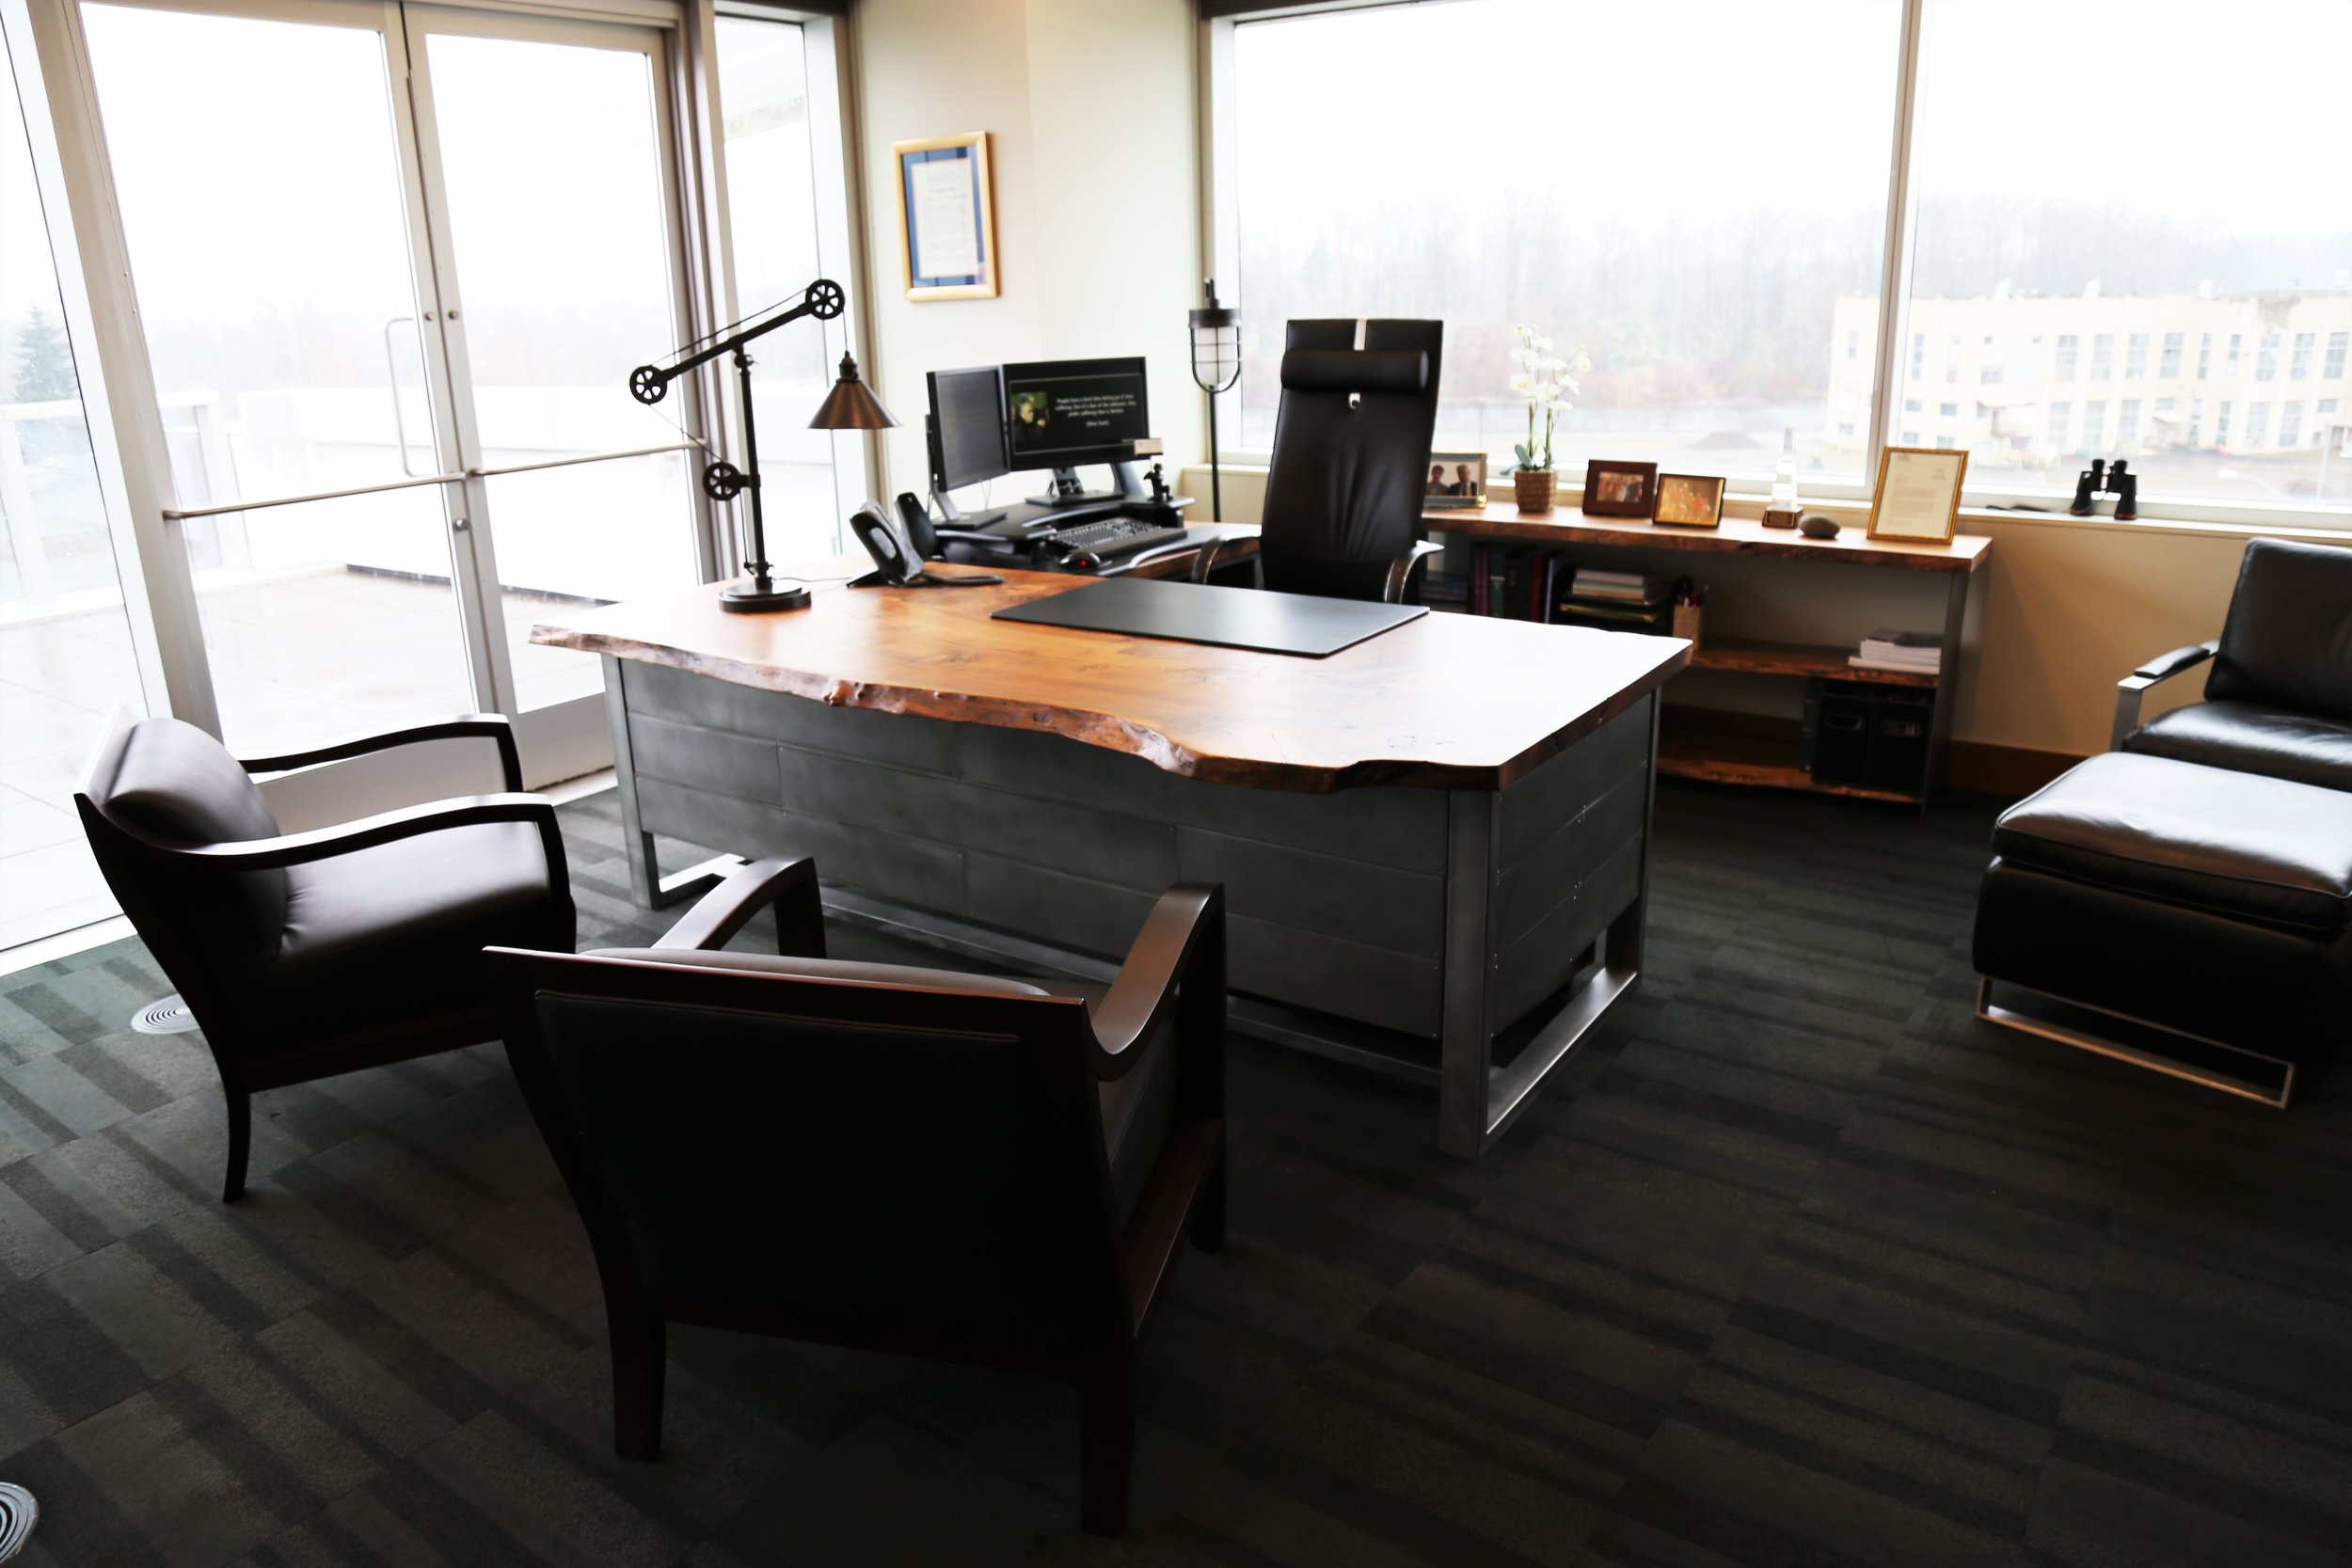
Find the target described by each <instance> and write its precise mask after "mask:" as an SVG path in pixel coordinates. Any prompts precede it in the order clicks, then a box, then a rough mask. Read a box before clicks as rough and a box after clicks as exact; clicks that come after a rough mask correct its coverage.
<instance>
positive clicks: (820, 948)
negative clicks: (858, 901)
mask: <svg viewBox="0 0 2352 1568" xmlns="http://www.w3.org/2000/svg"><path fill="white" fill-rule="evenodd" d="M771 904H773V905H774V906H775V909H776V951H777V952H779V953H781V954H783V955H784V956H786V957H787V958H823V957H824V956H825V906H824V901H823V899H822V897H821V896H820V895H819V894H818V890H817V863H816V862H815V861H814V860H812V859H810V858H809V857H808V856H806V855H803V856H802V857H800V858H799V859H798V860H785V859H783V858H782V857H781V856H771V858H769V859H767V860H764V861H754V862H753V863H751V864H749V865H739V866H737V867H736V868H735V869H734V870H733V871H730V872H728V873H727V875H726V879H725V880H724V881H722V882H721V883H720V884H719V885H718V886H717V887H714V888H712V889H711V890H710V891H709V892H708V893H706V894H704V895H702V896H701V897H700V898H698V899H696V900H695V901H694V907H693V908H692V909H691V910H689V911H686V913H685V914H683V915H681V916H680V917H679V918H678V921H677V923H676V924H675V925H674V926H672V927H670V928H669V929H668V930H667V931H664V932H663V933H662V934H661V940H660V941H659V942H655V943H654V945H655V946H656V947H691V948H697V949H699V950H701V951H703V952H706V953H715V952H717V951H718V950H719V949H720V948H722V947H724V946H725V945H726V944H727V942H729V940H731V939H732V938H733V937H734V935H735V933H736V932H738V931H739V930H741V929H742V928H743V927H745V926H747V925H749V924H751V920H752V917H753V916H754V915H755V914H757V913H758V912H759V911H762V910H764V909H766V908H767V907H768V906H769V905H771Z"/></svg>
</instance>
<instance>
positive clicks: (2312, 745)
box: [2112, 539, 2352, 790]
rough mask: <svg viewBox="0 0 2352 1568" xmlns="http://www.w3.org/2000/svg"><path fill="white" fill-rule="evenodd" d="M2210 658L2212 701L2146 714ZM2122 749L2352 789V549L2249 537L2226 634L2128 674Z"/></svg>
mask: <svg viewBox="0 0 2352 1568" xmlns="http://www.w3.org/2000/svg"><path fill="white" fill-rule="evenodd" d="M2208 659H2210V660H2211V661H2212V663H2213V669H2212V672H2211V673H2209V674H2208V675H2207V676H2206V677H2205V700H2204V701H2203V702H2201V703H2196V704H2192V705H2189V706H2187V707H2182V708H2175V709H2173V710H2172V711H2171V712H2170V713H2168V714H2166V715H2164V717H2162V718H2161V719H2158V720H2156V721H2154V722H2153V723H2150V724H2145V725H2143V724H2141V723H2140V722H2139V704H2140V698H2141V696H2142V694H2143V693H2145V692H2146V691H2147V690H2148V689H2150V688H2151V687H2153V686H2154V685H2156V684H2157V683H2158V682H2159V681H2165V680H2169V679H2170V678H2171V677H2173V676H2174V675H2178V674H2181V673H2184V672H2185V671H2188V670H2193V669H2195V668H2196V667H2197V666H2199V665H2200V664H2203V663H2205V662H2206V661H2207V660H2208ZM2112 749H2113V750H2115V751H2119V752H2140V753H2142V754H2144V755H2148V756H2159V757H2171V758H2173V759H2174V760H2176V761H2180V762H2201V763H2203V764H2205V765H2206V766H2208V767H2211V768H2234V769H2236V770H2237V771H2238V772H2241V773H2266V774H2268V775H2270V776H2271V777H2273V778H2279V779H2293V780H2295V781H2296V782H2297V783H2299V784H2321V785H2324V786H2326V787H2328V788H2329V789H2347V790H2352V549H2346V548H2343V547H2340V546H2331V545H2302V544H2295V543H2291V542H2289V541H2287V540H2283V539H2256V540H2254V541H2252V542H2251V543H2250V544H2249V545H2248V546H2246V556H2245V559H2244V561H2243V562H2241V564H2240V565H2239V567H2238V578H2237V589H2236V591H2235V592H2234V593H2233V594H2231V596H2230V613H2229V618H2228V619H2227V620H2225V621H2224V622H2223V623H2222V626H2221V635H2220V636H2219V637H2217V638H2216V639H2215V640H2213V641H2210V642H2198V643H2193V644H2191V645H2190V646H2188V647H2185V648H2176V649H2174V650H2173V651H2172V652H2170V653H2169V654H2167V655H2165V656H2164V657H2162V658H2157V659H2151V660H2150V661H2149V662H2148V663H2146V664H2143V665H2141V666H2140V667H2139V668H2138V669H2137V670H2135V671H2133V672H2132V673H2130V674H2129V675H2126V676H2125V677H2124V678H2123V680H2122V683H2121V689H2120V690H2119V691H2118V693H2117V695H2116V703H2115V733H2114V739H2113V745H2112Z"/></svg>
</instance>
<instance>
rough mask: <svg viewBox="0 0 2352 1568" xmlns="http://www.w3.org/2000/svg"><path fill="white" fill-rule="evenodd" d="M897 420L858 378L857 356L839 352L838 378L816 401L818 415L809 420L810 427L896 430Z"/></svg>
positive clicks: (820, 428)
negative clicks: (820, 401) (820, 400)
mask: <svg viewBox="0 0 2352 1568" xmlns="http://www.w3.org/2000/svg"><path fill="white" fill-rule="evenodd" d="M808 428H809V429H811V430H896V429H897V428H898V420H894V419H892V418H891V417H890V410H889V409H887V408H884V407H883V406H882V404H881V403H879V402H878V401H876V399H875V397H874V394H873V393H871V392H869V391H867V390H866V383H865V382H863V381H861V380H859V379H858V373H857V356H855V355H851V354H845V355H843V356H841V375H840V379H838V380H836V381H835V382H834V384H833V390H832V391H830V392H827V393H826V394H825V401H824V402H822V403H820V404H818V405H817V417H816V418H815V419H813V420H809V421H808Z"/></svg>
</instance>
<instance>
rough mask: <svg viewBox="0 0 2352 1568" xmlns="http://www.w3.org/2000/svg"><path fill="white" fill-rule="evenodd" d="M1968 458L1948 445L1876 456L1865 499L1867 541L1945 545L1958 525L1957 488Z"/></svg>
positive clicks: (1899, 449) (1892, 449) (1894, 450)
mask: <svg viewBox="0 0 2352 1568" xmlns="http://www.w3.org/2000/svg"><path fill="white" fill-rule="evenodd" d="M1967 477H1968V454H1967V453H1966V452H1964V451H1958V450H1956V449H1953V448H1950V447H1888V448H1887V449H1886V450H1885V451H1883V452H1881V453H1879V487H1878V489H1877V490H1876V491H1875V492H1873V493H1872V495H1871V497H1870V537H1871V538H1873V539H1901V540H1906V541H1909V542H1910V543H1912V544H1919V545H1948V544H1950V543H1951V542H1952V535H1953V533H1954V532H1956V531H1958V530H1959V527H1960V484H1961V481H1962V480H1963V479H1965V478H1967Z"/></svg>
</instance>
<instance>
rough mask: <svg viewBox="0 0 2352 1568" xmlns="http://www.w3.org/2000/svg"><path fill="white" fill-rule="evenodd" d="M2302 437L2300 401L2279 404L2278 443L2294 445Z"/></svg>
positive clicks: (2298, 442)
mask: <svg viewBox="0 0 2352 1568" xmlns="http://www.w3.org/2000/svg"><path fill="white" fill-rule="evenodd" d="M2302 439H2303V405H2302V404H2300V403H2282V404H2279V444H2280V446H2282V447H2292V446H2296V445H2299V444H2300V443H2301V441H2302Z"/></svg>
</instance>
